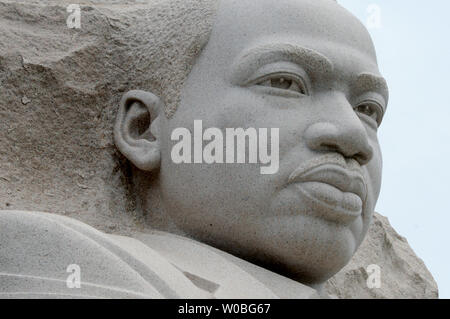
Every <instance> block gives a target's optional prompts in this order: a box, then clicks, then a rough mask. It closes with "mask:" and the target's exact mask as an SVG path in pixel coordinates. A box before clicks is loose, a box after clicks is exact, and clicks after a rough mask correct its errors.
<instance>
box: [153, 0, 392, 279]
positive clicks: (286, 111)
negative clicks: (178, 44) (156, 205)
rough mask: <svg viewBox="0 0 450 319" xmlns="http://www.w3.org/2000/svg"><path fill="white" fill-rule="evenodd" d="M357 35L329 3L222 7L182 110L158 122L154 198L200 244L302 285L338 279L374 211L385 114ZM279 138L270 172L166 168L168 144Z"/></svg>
mask: <svg viewBox="0 0 450 319" xmlns="http://www.w3.org/2000/svg"><path fill="white" fill-rule="evenodd" d="M387 99H388V97H387V87H386V83H385V81H384V80H383V78H382V77H381V75H380V73H379V71H378V67H377V62H376V56H375V51H374V48H373V44H372V42H371V39H370V36H369V34H368V33H367V31H366V30H365V28H364V27H363V26H362V25H361V24H360V23H359V22H358V21H357V20H356V19H355V18H354V17H353V16H351V15H350V14H349V13H348V12H347V11H345V10H344V9H342V8H341V7H340V6H339V5H337V4H336V3H335V2H334V1H330V0H321V1H318V0H277V1H273V0H259V1H254V0H239V1H222V2H221V6H220V8H219V11H218V16H217V21H216V24H215V26H214V28H213V31H212V34H211V38H210V41H209V43H208V45H207V46H206V48H205V49H204V51H203V53H202V55H201V56H200V57H199V59H198V61H197V63H196V64H195V66H194V68H193V70H192V72H191V73H190V75H189V77H188V79H187V82H186V85H185V87H184V91H183V94H182V101H181V104H180V106H179V108H178V110H177V112H176V113H175V115H174V116H173V118H171V119H166V118H161V123H160V128H159V129H160V133H159V143H160V144H159V145H160V148H161V149H160V152H161V164H160V165H161V166H160V183H161V185H160V187H161V191H162V198H163V202H164V207H165V209H166V211H167V213H168V214H170V216H171V217H172V219H173V220H174V222H175V223H176V224H177V226H178V227H179V228H180V229H182V230H183V231H185V232H186V233H188V234H189V235H190V236H192V237H194V238H196V239H197V240H199V241H202V242H206V243H208V244H212V245H214V246H216V247H218V248H221V249H223V250H226V251H229V252H231V253H233V254H236V255H239V256H241V257H243V258H246V259H249V260H251V261H253V262H256V263H258V264H260V265H263V266H265V267H268V268H271V269H274V270H275V271H277V272H279V273H282V274H284V275H287V276H289V277H291V278H294V279H297V280H299V281H301V282H304V283H310V284H320V283H322V282H324V281H325V280H327V279H328V278H330V277H331V276H332V275H334V274H335V273H336V272H338V271H339V270H340V269H341V268H342V267H343V266H344V265H345V264H346V263H347V262H348V261H349V260H350V258H351V257H352V256H353V254H354V253H355V251H356V249H357V247H358V246H359V244H360V243H361V241H362V240H363V238H364V236H365V234H366V232H367V229H368V226H369V223H370V220H371V216H372V214H373V211H374V207H375V203H376V201H377V198H378V195H379V191H380V184H381V170H382V159H381V152H380V147H379V144H378V139H377V129H378V124H379V123H380V122H381V119H382V117H383V115H384V112H385V109H386V104H387ZM194 120H202V121H203V127H204V128H207V127H217V128H220V129H221V130H222V131H223V132H225V129H226V128H249V127H253V128H257V129H258V128H279V129H280V131H279V136H280V138H279V161H280V162H279V171H278V172H277V173H276V174H273V175H262V174H261V173H260V165H256V164H212V165H209V164H174V163H173V162H172V160H171V149H172V146H173V145H174V144H175V142H173V141H171V139H170V137H171V132H172V131H173V130H174V129H176V128H180V127H184V128H188V129H189V130H191V131H193V126H194Z"/></svg>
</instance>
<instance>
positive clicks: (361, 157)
mask: <svg viewBox="0 0 450 319" xmlns="http://www.w3.org/2000/svg"><path fill="white" fill-rule="evenodd" d="M353 158H354V159H355V160H356V161H357V162H358V163H359V164H360V165H365V164H367V163H368V162H369V161H370V159H369V157H368V156H367V155H366V154H364V153H357V154H355V155H354V156H353Z"/></svg>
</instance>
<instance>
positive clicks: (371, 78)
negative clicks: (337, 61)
mask: <svg viewBox="0 0 450 319" xmlns="http://www.w3.org/2000/svg"><path fill="white" fill-rule="evenodd" d="M353 89H354V94H357V95H359V94H363V93H366V92H370V91H372V92H377V93H379V94H381V96H382V97H383V98H384V99H385V102H386V104H387V103H388V100H389V88H388V85H387V83H386V80H385V79H384V78H383V77H381V76H379V75H375V74H371V73H361V74H360V75H358V77H357V79H356V81H355V82H354V84H353Z"/></svg>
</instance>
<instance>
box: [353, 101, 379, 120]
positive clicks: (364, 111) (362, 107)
mask: <svg viewBox="0 0 450 319" xmlns="http://www.w3.org/2000/svg"><path fill="white" fill-rule="evenodd" d="M354 110H355V112H357V113H359V114H361V115H363V116H365V117H369V118H370V119H372V120H373V121H375V122H376V123H377V126H379V125H380V124H381V120H382V118H383V112H382V109H381V106H379V105H378V103H377V102H372V101H366V102H363V103H361V104H359V105H357V106H356V107H355V108H354Z"/></svg>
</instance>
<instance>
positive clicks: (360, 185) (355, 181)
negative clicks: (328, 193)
mask: <svg viewBox="0 0 450 319" xmlns="http://www.w3.org/2000/svg"><path fill="white" fill-rule="evenodd" d="M305 182H318V183H325V184H328V185H331V186H333V187H335V188H337V189H339V190H340V191H342V192H344V193H353V194H356V195H358V196H359V198H361V200H362V201H363V202H364V201H365V199H366V196H367V187H366V183H365V182H364V177H363V175H362V172H361V171H360V170H355V169H346V168H343V167H342V166H341V165H340V164H337V163H328V164H319V165H318V166H315V167H312V168H310V169H308V170H306V171H305V170H302V169H301V170H298V169H297V170H295V171H294V172H293V173H292V174H291V175H290V177H289V183H290V184H291V183H305Z"/></svg>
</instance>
